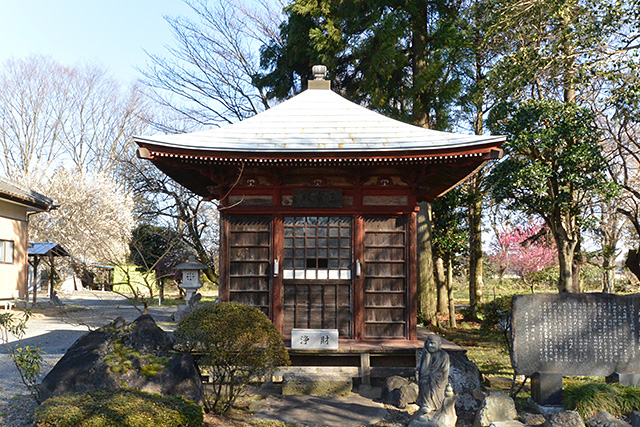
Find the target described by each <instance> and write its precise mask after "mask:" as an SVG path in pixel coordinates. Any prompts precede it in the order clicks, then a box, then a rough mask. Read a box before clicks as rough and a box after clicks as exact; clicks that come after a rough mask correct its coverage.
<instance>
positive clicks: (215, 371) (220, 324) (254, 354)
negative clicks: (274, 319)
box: [174, 302, 290, 414]
mask: <svg viewBox="0 0 640 427" xmlns="http://www.w3.org/2000/svg"><path fill="white" fill-rule="evenodd" d="M174 340H175V343H176V345H177V347H179V348H180V349H181V350H183V351H188V352H191V353H192V354H194V356H196V357H198V356H200V358H199V362H198V364H199V366H200V369H201V371H202V370H204V369H208V370H209V371H208V372H207V373H209V374H210V375H211V382H212V383H213V387H212V388H208V387H205V409H206V410H207V411H213V412H216V413H219V414H223V413H226V412H227V411H228V410H229V409H231V407H232V406H233V403H234V402H235V400H236V398H237V397H238V396H239V395H240V394H241V393H242V392H243V391H244V390H245V388H246V386H247V385H248V384H249V383H250V381H252V380H255V379H259V378H261V377H264V376H265V375H269V374H270V373H271V372H272V370H273V369H274V368H275V367H278V366H284V365H288V364H289V363H290V362H289V355H288V354H287V350H286V348H285V347H284V343H283V341H282V337H281V336H280V333H279V332H278V330H277V329H276V328H275V326H274V325H273V323H271V321H270V320H269V318H268V317H267V316H265V314H264V313H263V312H261V311H260V310H258V309H257V308H255V307H250V306H248V305H244V304H239V303H232V302H225V303H218V304H208V305H204V306H202V307H200V308H198V309H196V310H194V311H193V312H191V313H190V314H189V315H187V316H185V318H184V319H182V320H181V321H180V323H179V324H178V328H177V329H176V331H175V333H174Z"/></svg>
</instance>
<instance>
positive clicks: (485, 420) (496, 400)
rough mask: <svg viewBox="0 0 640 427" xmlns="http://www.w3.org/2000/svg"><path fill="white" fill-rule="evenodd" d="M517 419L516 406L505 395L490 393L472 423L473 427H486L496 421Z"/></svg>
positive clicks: (499, 392) (497, 392)
mask: <svg viewBox="0 0 640 427" xmlns="http://www.w3.org/2000/svg"><path fill="white" fill-rule="evenodd" d="M517 417H518V412H517V411H516V405H515V403H514V402H513V399H511V398H510V397H509V396H508V395H507V394H505V393H503V392H501V391H492V392H490V393H489V395H488V396H487V397H486V398H485V399H484V402H482V405H481V406H480V410H479V411H478V413H477V414H476V418H475V420H474V422H473V426H474V427H488V426H489V425H490V424H491V423H493V422H496V421H511V420H515V419H516V418H517Z"/></svg>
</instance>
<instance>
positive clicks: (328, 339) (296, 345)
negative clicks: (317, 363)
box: [291, 328, 338, 350]
mask: <svg viewBox="0 0 640 427" xmlns="http://www.w3.org/2000/svg"><path fill="white" fill-rule="evenodd" d="M291 348H292V349H294V350H304V349H306V350H337V349H338V330H337V329H296V328H294V329H292V330H291Z"/></svg>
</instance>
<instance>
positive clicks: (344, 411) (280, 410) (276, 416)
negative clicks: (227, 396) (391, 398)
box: [251, 394, 387, 427]
mask: <svg viewBox="0 0 640 427" xmlns="http://www.w3.org/2000/svg"><path fill="white" fill-rule="evenodd" d="M251 410H252V411H254V413H255V415H254V418H257V419H262V420H272V421H281V422H285V423H287V425H295V426H341V427H357V426H363V425H365V426H368V425H372V424H376V423H379V422H380V421H382V420H383V419H384V418H385V416H386V415H387V411H386V410H385V408H384V405H383V404H382V403H380V402H375V401H373V400H371V399H368V398H365V397H363V396H360V395H357V394H350V395H348V396H345V397H322V398H320V397H316V396H269V397H267V398H266V399H263V400H260V401H257V402H255V404H253V405H252V406H251Z"/></svg>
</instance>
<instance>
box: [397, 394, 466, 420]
mask: <svg viewBox="0 0 640 427" xmlns="http://www.w3.org/2000/svg"><path fill="white" fill-rule="evenodd" d="M456 399H457V396H447V397H445V398H444V401H443V402H442V408H440V409H439V410H437V411H431V412H426V411H425V410H423V409H420V410H419V411H418V412H416V413H415V414H414V415H413V417H411V421H410V422H409V426H408V427H455V425H456V421H457V420H458V416H457V414H456Z"/></svg>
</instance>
